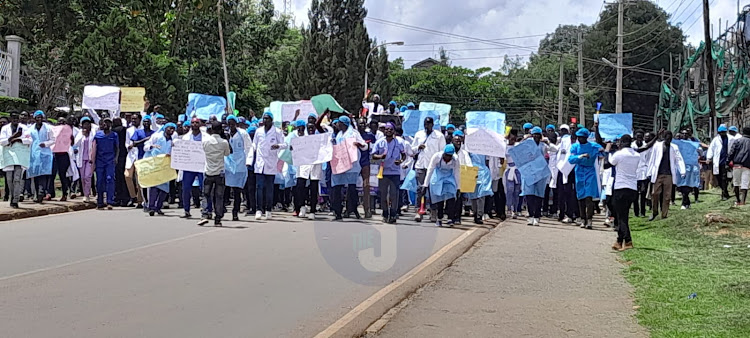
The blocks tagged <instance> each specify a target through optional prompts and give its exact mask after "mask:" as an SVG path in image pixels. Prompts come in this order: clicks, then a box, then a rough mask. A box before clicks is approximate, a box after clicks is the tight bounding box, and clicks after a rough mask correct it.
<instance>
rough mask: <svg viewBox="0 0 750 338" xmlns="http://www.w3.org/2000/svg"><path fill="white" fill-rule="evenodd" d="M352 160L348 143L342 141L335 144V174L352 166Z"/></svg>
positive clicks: (333, 156) (332, 161)
mask: <svg viewBox="0 0 750 338" xmlns="http://www.w3.org/2000/svg"><path fill="white" fill-rule="evenodd" d="M352 163H353V162H352V160H351V157H350V156H349V150H348V149H346V143H340V144H336V145H334V146H333V154H332V156H331V172H333V173H334V174H343V173H345V172H347V171H349V169H351V168H352Z"/></svg>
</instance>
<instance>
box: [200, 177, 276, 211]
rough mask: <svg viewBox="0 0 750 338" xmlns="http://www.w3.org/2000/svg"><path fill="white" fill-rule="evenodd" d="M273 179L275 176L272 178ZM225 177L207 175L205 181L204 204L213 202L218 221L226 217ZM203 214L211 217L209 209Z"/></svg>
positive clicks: (204, 209) (205, 209)
mask: <svg viewBox="0 0 750 338" xmlns="http://www.w3.org/2000/svg"><path fill="white" fill-rule="evenodd" d="M272 177H273V176H272ZM224 189H225V186H224V176H222V175H213V176H211V175H205V178H204V180H203V199H204V200H205V202H204V204H206V205H207V204H208V201H211V202H213V209H214V210H213V212H214V215H215V216H216V217H215V219H216V220H220V219H222V218H223V217H224ZM201 213H202V214H203V215H204V216H208V217H209V218H210V217H211V211H210V209H208V208H203V210H202V211H201Z"/></svg>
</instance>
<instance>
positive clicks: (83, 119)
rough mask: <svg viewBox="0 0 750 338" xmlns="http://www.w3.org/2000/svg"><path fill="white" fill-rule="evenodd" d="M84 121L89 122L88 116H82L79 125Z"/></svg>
mask: <svg viewBox="0 0 750 338" xmlns="http://www.w3.org/2000/svg"><path fill="white" fill-rule="evenodd" d="M86 121H89V122H91V119H90V118H89V117H88V116H84V117H82V118H81V123H84V122H86Z"/></svg>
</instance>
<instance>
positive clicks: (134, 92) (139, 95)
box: [120, 87, 146, 113]
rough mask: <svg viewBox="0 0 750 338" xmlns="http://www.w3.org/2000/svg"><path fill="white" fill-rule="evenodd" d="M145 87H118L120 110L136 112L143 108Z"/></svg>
mask: <svg viewBox="0 0 750 338" xmlns="http://www.w3.org/2000/svg"><path fill="white" fill-rule="evenodd" d="M145 97H146V88H143V87H120V111H121V112H130V113H137V112H140V111H142V110H143V104H144V103H145V102H146V101H145Z"/></svg>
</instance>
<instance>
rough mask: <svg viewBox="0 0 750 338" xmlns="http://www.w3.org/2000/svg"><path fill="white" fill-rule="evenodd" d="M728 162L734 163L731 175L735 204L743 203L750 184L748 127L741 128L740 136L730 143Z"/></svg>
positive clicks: (749, 130)
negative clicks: (735, 197)
mask: <svg viewBox="0 0 750 338" xmlns="http://www.w3.org/2000/svg"><path fill="white" fill-rule="evenodd" d="M729 162H731V163H734V167H733V169H732V177H733V180H734V182H733V183H734V184H733V185H734V194H735V195H736V196H737V205H745V200H746V199H747V189H748V185H750V127H745V128H742V137H740V138H738V139H736V140H735V141H734V142H733V143H732V148H731V149H730V150H729ZM740 195H742V197H740Z"/></svg>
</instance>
